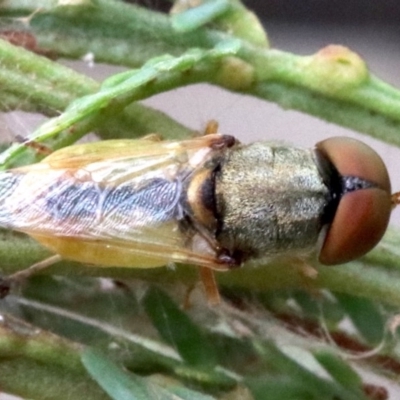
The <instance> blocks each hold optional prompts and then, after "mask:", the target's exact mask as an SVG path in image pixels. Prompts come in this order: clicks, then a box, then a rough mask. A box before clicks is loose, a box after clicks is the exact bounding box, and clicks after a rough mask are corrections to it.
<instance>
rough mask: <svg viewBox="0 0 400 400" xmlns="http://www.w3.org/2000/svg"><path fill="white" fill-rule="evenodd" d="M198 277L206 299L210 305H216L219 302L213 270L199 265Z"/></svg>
mask: <svg viewBox="0 0 400 400" xmlns="http://www.w3.org/2000/svg"><path fill="white" fill-rule="evenodd" d="M200 277H201V281H202V282H203V285H204V290H205V292H206V296H207V301H208V304H209V305H210V306H216V305H218V304H219V303H220V302H221V297H220V295H219V290H218V286H217V282H216V280H215V275H214V271H213V270H212V269H211V268H207V267H200Z"/></svg>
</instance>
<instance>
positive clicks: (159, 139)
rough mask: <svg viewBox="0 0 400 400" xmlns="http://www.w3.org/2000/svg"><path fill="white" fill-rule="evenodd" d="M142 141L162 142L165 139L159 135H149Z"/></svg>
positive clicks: (142, 138)
mask: <svg viewBox="0 0 400 400" xmlns="http://www.w3.org/2000/svg"><path fill="white" fill-rule="evenodd" d="M140 140H148V141H150V142H162V141H163V140H164V139H163V137H162V136H161V135H160V134H159V133H149V134H148V135H145V136H143V137H141V138H140Z"/></svg>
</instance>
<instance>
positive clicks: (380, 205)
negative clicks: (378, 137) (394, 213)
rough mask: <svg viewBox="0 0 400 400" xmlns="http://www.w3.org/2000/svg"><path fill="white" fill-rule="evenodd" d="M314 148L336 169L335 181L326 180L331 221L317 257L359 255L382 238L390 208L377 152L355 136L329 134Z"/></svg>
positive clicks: (338, 259)
mask: <svg viewBox="0 0 400 400" xmlns="http://www.w3.org/2000/svg"><path fill="white" fill-rule="evenodd" d="M316 152H317V154H318V153H319V155H320V156H322V157H325V158H326V159H327V160H328V161H329V162H330V163H331V164H332V165H333V166H334V168H335V169H336V170H337V173H338V179H337V180H336V182H335V179H333V180H331V181H330V182H329V184H328V187H329V188H330V190H331V199H330V205H328V209H327V214H328V215H327V218H330V219H331V221H330V226H329V228H328V230H327V233H326V237H325V240H324V243H323V245H322V248H321V252H320V254H319V260H320V262H321V263H323V264H326V265H334V264H342V263H345V262H348V261H351V260H354V259H356V258H358V257H361V256H362V255H364V254H365V253H367V252H368V251H369V250H371V249H372V248H373V247H374V246H375V245H376V244H377V243H378V242H379V241H380V240H381V238H382V236H383V234H384V233H385V231H386V228H387V225H388V222H389V217H390V213H391V209H392V204H391V195H390V193H391V187H390V180H389V176H388V172H387V170H386V167H385V164H384V163H383V161H382V159H381V158H380V157H379V155H378V154H377V153H376V152H375V151H374V150H372V149H371V148H370V147H369V146H367V145H365V144H364V143H362V142H360V141H358V140H355V139H350V138H345V137H336V138H330V139H327V140H324V141H322V142H319V143H318V144H317V145H316ZM329 207H331V210H329ZM329 214H331V215H329Z"/></svg>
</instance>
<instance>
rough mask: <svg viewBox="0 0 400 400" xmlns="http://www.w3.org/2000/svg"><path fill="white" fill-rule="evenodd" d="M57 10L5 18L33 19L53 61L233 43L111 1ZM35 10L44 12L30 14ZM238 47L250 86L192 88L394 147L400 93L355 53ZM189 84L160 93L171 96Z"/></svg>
mask: <svg viewBox="0 0 400 400" xmlns="http://www.w3.org/2000/svg"><path fill="white" fill-rule="evenodd" d="M55 4H58V3H56V2H55V1H54V2H53V1H51V2H48V1H46V2H43V3H41V2H39V4H38V2H33V1H32V2H21V3H20V2H15V4H14V2H12V3H11V4H9V3H4V4H3V6H2V14H3V15H5V16H16V15H18V16H20V17H21V16H25V17H26V16H28V15H32V17H31V18H30V19H29V22H30V23H29V25H28V26H24V30H28V31H29V30H30V31H31V33H32V34H33V35H34V36H35V37H36V40H37V41H38V46H39V47H40V48H44V49H46V50H51V51H54V52H55V53H56V54H57V52H59V51H61V49H62V51H63V53H62V54H60V53H58V54H59V55H60V56H61V55H62V56H64V57H69V58H79V57H81V56H82V55H84V54H86V53H89V52H92V53H93V54H94V58H95V60H97V61H99V62H115V63H118V64H121V65H127V66H139V65H142V64H143V63H145V62H146V61H147V60H148V59H149V58H152V57H155V56H157V55H159V54H163V53H164V54H165V53H168V54H172V55H176V56H178V55H180V54H182V53H183V52H184V51H187V50H188V49H190V48H195V47H197V48H205V49H210V48H212V47H214V46H215V45H216V44H217V43H220V42H221V41H223V40H226V39H227V38H231V37H232V36H229V35H228V34H226V33H223V32H221V31H215V30H211V29H206V28H201V29H197V30H196V31H195V32H185V33H184V34H182V33H179V32H176V31H175V30H174V29H173V28H172V26H171V23H170V19H169V17H168V16H167V15H164V14H160V13H157V12H153V11H149V10H146V9H143V8H141V7H138V6H132V5H127V4H123V3H120V2H114V1H110V0H99V1H97V2H96V3H95V5H87V4H86V5H83V6H82V5H81V6H64V7H55V8H54V6H55ZM39 7H41V10H43V11H39V12H37V13H35V14H33V12H34V11H37V10H38V8H39ZM13 24H14V25H13ZM116 26H118V29H116ZM9 29H10V30H13V29H14V30H17V31H18V28H17V27H16V26H15V20H12V23H11V22H10V27H9ZM241 43H242V48H241V50H240V52H239V53H238V54H237V56H238V57H240V58H241V59H242V60H243V61H245V62H246V63H247V64H248V66H251V67H252V68H253V69H254V74H255V75H254V76H255V79H254V82H253V83H254V85H251V86H246V85H241V84H238V81H240V79H241V78H240V77H234V76H232V78H231V79H229V78H228V79H225V81H222V80H221V79H216V76H215V73H216V71H214V76H213V75H212V74H211V75H208V76H207V74H206V73H205V74H204V75H203V77H198V78H197V79H196V80H194V81H197V82H200V81H205V82H212V83H215V84H218V85H220V86H223V87H225V88H228V89H230V90H235V91H240V92H244V93H248V94H253V95H257V96H259V97H261V98H264V99H267V100H272V101H275V102H277V103H278V104H280V105H282V106H283V107H284V108H292V109H296V110H299V111H303V112H306V113H309V114H312V115H315V116H317V117H320V118H323V119H327V120H328V121H331V122H335V123H338V124H340V125H342V126H346V127H349V128H352V129H356V130H359V131H361V132H365V133H368V134H370V135H372V136H374V137H376V138H378V139H382V140H385V141H387V142H389V143H393V144H396V145H399V142H400V140H399V135H398V131H399V127H400V111H399V110H400V92H399V91H398V90H396V89H393V88H391V87H390V86H389V85H387V84H386V83H384V82H382V81H380V80H378V79H377V78H375V77H373V76H370V75H369V73H368V71H367V70H366V69H365V65H364V64H363V62H362V60H361V59H359V57H358V56H357V55H355V54H354V53H351V52H349V51H345V50H343V49H341V50H340V49H339V50H340V51H338V49H336V50H335V51H336V53H335V51H333V52H332V51H331V52H330V51H329V50H328V51H325V52H321V53H317V54H316V55H314V56H307V57H301V56H296V55H294V54H290V53H285V52H282V51H278V50H269V49H266V48H263V47H262V46H254V45H252V44H250V43H249V42H246V41H243V40H242V42H241ZM133 48H134V49H135V51H132V49H133ZM331 53H333V55H332V54H331ZM204 72H206V71H204ZM194 81H191V80H186V81H183V82H180V83H176V84H175V85H171V86H168V87H167V86H164V88H162V87H159V88H158V89H159V91H162V90H170V89H172V88H174V87H178V86H182V85H185V84H189V83H193V82H194ZM233 81H235V82H233ZM338 88H339V89H338Z"/></svg>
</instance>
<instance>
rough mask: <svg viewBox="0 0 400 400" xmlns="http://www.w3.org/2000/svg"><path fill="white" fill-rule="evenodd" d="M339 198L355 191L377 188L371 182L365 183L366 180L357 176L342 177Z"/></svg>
mask: <svg viewBox="0 0 400 400" xmlns="http://www.w3.org/2000/svg"><path fill="white" fill-rule="evenodd" d="M341 186H342V188H341V193H340V195H341V196H344V195H345V194H346V193H351V192H355V191H356V190H362V189H371V188H377V187H378V185H376V184H375V183H373V182H370V181H367V180H366V179H363V178H359V177H358V176H342V177H341Z"/></svg>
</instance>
